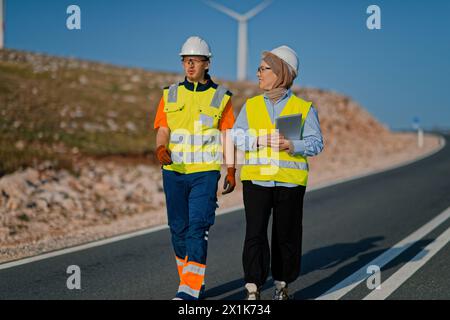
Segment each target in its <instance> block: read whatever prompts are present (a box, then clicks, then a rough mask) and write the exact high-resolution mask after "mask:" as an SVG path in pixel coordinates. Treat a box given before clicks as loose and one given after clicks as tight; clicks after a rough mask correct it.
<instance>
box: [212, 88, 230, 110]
mask: <svg viewBox="0 0 450 320" xmlns="http://www.w3.org/2000/svg"><path fill="white" fill-rule="evenodd" d="M227 91H228V90H227V88H225V87H223V86H218V87H217V89H216V92H215V93H214V97H213V98H212V100H211V104H210V106H211V107H214V108H219V107H220V104H221V103H222V100H223V97H225V94H226V93H227Z"/></svg>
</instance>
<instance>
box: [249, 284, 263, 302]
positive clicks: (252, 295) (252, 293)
mask: <svg viewBox="0 0 450 320" xmlns="http://www.w3.org/2000/svg"><path fill="white" fill-rule="evenodd" d="M245 289H247V298H246V299H245V300H260V299H261V295H260V292H259V290H258V287H257V286H256V284H254V283H247V284H245Z"/></svg>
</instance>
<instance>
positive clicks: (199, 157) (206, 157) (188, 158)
mask: <svg viewBox="0 0 450 320" xmlns="http://www.w3.org/2000/svg"><path fill="white" fill-rule="evenodd" d="M222 156H223V154H222V152H216V153H215V154H211V152H172V156H171V158H172V161H173V162H174V163H175V164H177V163H185V164H189V163H212V162H218V161H220V162H221V161H222Z"/></svg>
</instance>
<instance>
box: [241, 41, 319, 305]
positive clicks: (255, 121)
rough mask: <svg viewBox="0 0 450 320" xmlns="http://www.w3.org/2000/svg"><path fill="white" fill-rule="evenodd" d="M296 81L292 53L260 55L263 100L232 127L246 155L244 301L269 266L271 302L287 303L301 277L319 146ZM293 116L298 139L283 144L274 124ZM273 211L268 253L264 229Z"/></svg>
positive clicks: (252, 103)
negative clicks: (311, 166)
mask: <svg viewBox="0 0 450 320" xmlns="http://www.w3.org/2000/svg"><path fill="white" fill-rule="evenodd" d="M297 75H298V57H297V54H296V53H295V51H294V50H292V49H291V48H289V47H287V46H282V47H279V48H276V49H274V50H272V51H271V52H267V51H265V52H263V54H262V59H261V63H260V66H259V68H258V72H257V76H258V80H259V87H260V88H261V89H262V90H263V91H264V94H262V95H259V96H256V97H253V98H251V99H248V100H247V101H246V103H245V105H244V107H243V108H242V110H241V112H240V114H239V116H238V118H237V120H236V123H235V125H234V139H235V143H236V145H237V147H238V148H239V149H241V150H243V151H245V160H244V164H243V166H242V170H241V180H242V182H243V193H244V206H245V217H246V235H245V243H244V251H243V266H244V274H245V282H246V285H245V288H246V289H247V299H249V300H255V299H259V298H260V288H261V287H262V286H263V284H264V283H265V281H266V279H267V277H268V275H269V269H270V266H271V269H272V277H273V279H274V281H275V292H274V295H273V299H274V300H286V299H288V298H289V295H288V284H289V283H291V282H293V281H294V280H296V279H297V277H298V276H299V274H300V262H301V253H302V218H303V197H304V195H305V190H306V184H307V181H308V161H307V157H312V156H315V155H317V154H319V153H320V152H321V151H322V149H323V140H322V134H321V130H320V125H319V119H318V115H317V111H316V109H315V108H314V107H313V106H312V104H311V102H307V101H304V100H303V99H301V98H299V97H297V96H296V95H294V94H293V93H292V91H291V89H290V88H291V86H292V84H293V81H294V79H295V78H296V77H297ZM298 114H301V115H302V118H301V120H299V123H298V126H300V127H301V132H302V133H301V137H299V139H298V140H297V139H291V140H288V139H286V138H285V137H283V136H282V135H281V134H279V133H278V131H277V130H276V128H275V123H276V121H275V120H276V119H277V118H279V117H281V116H289V115H298ZM272 210H273V225H272V246H271V248H272V249H271V251H270V248H269V241H268V237H267V228H268V223H269V218H270V215H271V212H272Z"/></svg>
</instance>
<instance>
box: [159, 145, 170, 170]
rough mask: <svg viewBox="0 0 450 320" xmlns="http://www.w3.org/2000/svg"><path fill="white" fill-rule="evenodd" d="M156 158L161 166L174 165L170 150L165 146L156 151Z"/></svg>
mask: <svg viewBox="0 0 450 320" xmlns="http://www.w3.org/2000/svg"><path fill="white" fill-rule="evenodd" d="M156 157H157V158H158V161H159V163H160V164H161V165H163V166H166V165H169V164H172V158H171V156H170V150H169V149H167V148H166V147H165V146H159V147H158V148H157V149H156Z"/></svg>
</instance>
